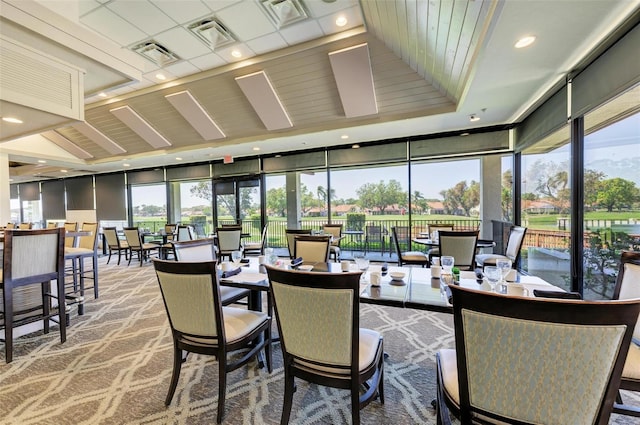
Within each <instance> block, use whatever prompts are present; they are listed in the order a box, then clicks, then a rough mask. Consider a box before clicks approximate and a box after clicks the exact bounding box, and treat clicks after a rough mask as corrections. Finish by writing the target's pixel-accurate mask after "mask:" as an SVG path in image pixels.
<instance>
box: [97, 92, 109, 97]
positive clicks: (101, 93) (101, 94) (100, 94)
mask: <svg viewBox="0 0 640 425" xmlns="http://www.w3.org/2000/svg"><path fill="white" fill-rule="evenodd" d="M98 96H100V97H107V94H106V93H105V92H100V93H98Z"/></svg>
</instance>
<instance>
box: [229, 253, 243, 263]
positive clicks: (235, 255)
mask: <svg viewBox="0 0 640 425" xmlns="http://www.w3.org/2000/svg"><path fill="white" fill-rule="evenodd" d="M241 259H242V252H240V251H231V261H233V266H234V267H238V265H239V264H240V260H241Z"/></svg>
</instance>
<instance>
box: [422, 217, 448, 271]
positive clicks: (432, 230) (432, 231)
mask: <svg viewBox="0 0 640 425" xmlns="http://www.w3.org/2000/svg"><path fill="white" fill-rule="evenodd" d="M441 230H446V231H449V232H452V231H453V224H443V223H437V224H429V225H428V226H427V232H428V233H429V238H430V239H431V240H432V241H433V240H439V238H440V231H441ZM434 236H435V238H434ZM439 256H440V248H439V247H433V248H431V249H429V250H428V251H427V257H429V262H431V261H432V259H433V258H434V257H439Z"/></svg>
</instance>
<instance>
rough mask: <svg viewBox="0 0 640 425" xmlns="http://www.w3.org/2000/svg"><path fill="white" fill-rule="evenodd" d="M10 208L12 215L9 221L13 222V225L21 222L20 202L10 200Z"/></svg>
mask: <svg viewBox="0 0 640 425" xmlns="http://www.w3.org/2000/svg"><path fill="white" fill-rule="evenodd" d="M9 208H10V214H11V219H10V220H9V221H11V222H12V223H19V222H20V200H19V199H10V200H9ZM3 225H4V224H3Z"/></svg>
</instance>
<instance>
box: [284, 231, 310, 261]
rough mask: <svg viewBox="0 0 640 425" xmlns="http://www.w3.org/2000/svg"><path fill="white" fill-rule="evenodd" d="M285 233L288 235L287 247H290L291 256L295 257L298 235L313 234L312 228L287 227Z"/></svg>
mask: <svg viewBox="0 0 640 425" xmlns="http://www.w3.org/2000/svg"><path fill="white" fill-rule="evenodd" d="M285 234H286V236H287V248H289V258H291V259H294V258H296V257H294V256H293V254H294V248H295V238H296V235H311V229H286V230H285Z"/></svg>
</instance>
